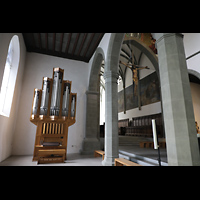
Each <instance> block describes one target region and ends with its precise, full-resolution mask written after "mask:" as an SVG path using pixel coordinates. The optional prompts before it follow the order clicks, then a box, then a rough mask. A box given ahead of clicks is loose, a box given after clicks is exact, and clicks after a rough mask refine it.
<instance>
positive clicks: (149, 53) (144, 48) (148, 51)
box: [123, 37, 160, 82]
mask: <svg viewBox="0 0 200 200" xmlns="http://www.w3.org/2000/svg"><path fill="white" fill-rule="evenodd" d="M128 43H129V44H132V45H134V46H135V47H137V48H138V49H140V50H141V51H142V52H143V53H144V54H145V55H146V56H147V58H148V59H149V60H150V61H151V63H152V64H153V66H154V68H155V70H156V73H157V75H158V79H159V82H160V75H159V66H158V57H157V56H156V55H155V53H154V52H153V51H152V50H151V49H150V48H149V47H148V46H147V45H146V44H144V43H143V42H142V41H140V40H138V39H137V38H133V37H127V38H126V39H125V40H124V42H123V44H128Z"/></svg>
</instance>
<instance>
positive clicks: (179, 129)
mask: <svg viewBox="0 0 200 200" xmlns="http://www.w3.org/2000/svg"><path fill="white" fill-rule="evenodd" d="M155 39H156V43H157V49H158V60H159V73H160V82H161V92H162V103H163V115H164V121H165V134H166V144H167V157H168V164H169V165H179V166H181V165H189V166H191V165H200V156H199V149H198V141H197V134H196V129H195V119H194V111H193V104H192V97H191V90H190V84H189V78H188V71H187V64H186V59H185V51H184V45H183V35H182V34H180V33H156V34H155Z"/></svg>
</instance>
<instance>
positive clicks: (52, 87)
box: [30, 68, 77, 163]
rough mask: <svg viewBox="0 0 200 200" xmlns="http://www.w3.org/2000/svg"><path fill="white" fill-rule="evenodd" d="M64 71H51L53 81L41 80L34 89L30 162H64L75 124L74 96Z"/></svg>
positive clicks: (48, 79) (75, 95)
mask: <svg viewBox="0 0 200 200" xmlns="http://www.w3.org/2000/svg"><path fill="white" fill-rule="evenodd" d="M63 74H64V70H63V69H60V68H53V78H48V77H43V82H42V89H37V88H36V89H34V95H33V102H32V111H31V117H30V121H31V122H32V123H33V124H35V125H36V126H37V130H36V137H35V146H34V153H33V161H38V163H57V162H64V160H66V159H67V138H68V127H69V126H71V125H73V124H74V123H75V122H76V102H77V94H76V93H71V86H72V81H68V80H63Z"/></svg>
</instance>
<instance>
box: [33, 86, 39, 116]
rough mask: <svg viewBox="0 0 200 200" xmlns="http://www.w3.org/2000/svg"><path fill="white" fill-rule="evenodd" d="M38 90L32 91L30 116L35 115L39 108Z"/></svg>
mask: <svg viewBox="0 0 200 200" xmlns="http://www.w3.org/2000/svg"><path fill="white" fill-rule="evenodd" d="M40 92H41V91H40V90H39V89H37V88H36V89H35V90H34V98H33V107H32V115H37V111H38V107H39V99H40Z"/></svg>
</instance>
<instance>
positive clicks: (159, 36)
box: [153, 33, 184, 44]
mask: <svg viewBox="0 0 200 200" xmlns="http://www.w3.org/2000/svg"><path fill="white" fill-rule="evenodd" d="M172 36H178V37H182V38H183V36H184V35H183V34H182V33H153V37H154V38H155V39H156V43H157V44H158V43H159V42H160V41H161V40H163V39H164V38H167V37H172Z"/></svg>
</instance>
